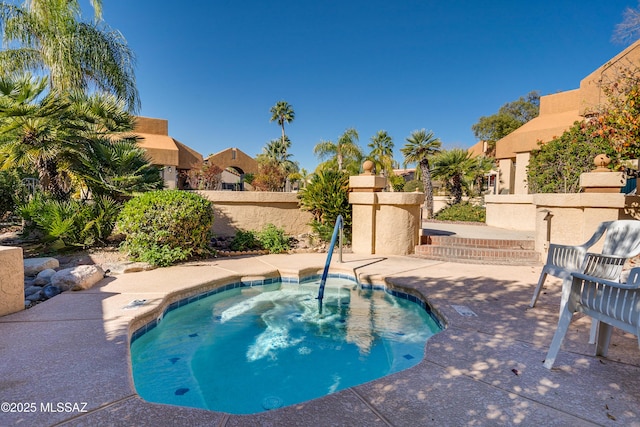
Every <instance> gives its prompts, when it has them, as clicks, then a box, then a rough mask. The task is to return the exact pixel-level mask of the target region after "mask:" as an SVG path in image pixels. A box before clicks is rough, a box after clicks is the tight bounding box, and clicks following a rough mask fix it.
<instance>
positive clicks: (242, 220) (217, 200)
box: [198, 191, 313, 236]
mask: <svg viewBox="0 0 640 427" xmlns="http://www.w3.org/2000/svg"><path fill="white" fill-rule="evenodd" d="M198 193H199V194H201V195H202V196H204V197H206V198H207V199H209V200H211V202H213V212H214V216H215V218H214V221H213V233H214V234H215V235H217V236H233V235H235V234H236V232H237V231H238V230H239V229H242V230H253V231H259V230H262V229H263V228H264V226H265V225H267V224H274V225H275V226H277V227H279V228H282V229H284V231H285V233H286V234H287V235H290V236H297V235H300V234H304V233H310V232H311V227H310V226H309V223H310V222H311V220H312V219H313V218H312V216H311V214H310V213H309V212H307V211H302V210H300V209H299V207H298V197H297V194H296V193H275V192H274V193H272V192H267V191H198Z"/></svg>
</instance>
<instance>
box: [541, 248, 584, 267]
mask: <svg viewBox="0 0 640 427" xmlns="http://www.w3.org/2000/svg"><path fill="white" fill-rule="evenodd" d="M586 255H587V248H586V247H584V246H570V245H558V244H555V243H551V244H550V245H549V254H548V255H547V264H548V265H554V266H557V267H560V268H564V269H566V270H570V271H582V270H581V267H582V266H583V263H584V259H585V257H586Z"/></svg>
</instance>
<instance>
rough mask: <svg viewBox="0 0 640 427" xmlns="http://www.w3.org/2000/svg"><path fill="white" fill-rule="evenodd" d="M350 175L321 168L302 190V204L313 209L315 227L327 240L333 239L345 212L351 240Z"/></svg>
mask: <svg viewBox="0 0 640 427" xmlns="http://www.w3.org/2000/svg"><path fill="white" fill-rule="evenodd" d="M348 187H349V176H348V174H347V173H345V172H337V171H335V170H322V171H318V173H316V174H315V175H314V176H313V178H312V179H311V182H310V183H309V184H307V186H306V187H305V188H303V189H302V190H300V194H299V198H300V207H301V209H303V210H306V211H309V212H311V214H312V215H313V220H312V221H311V224H310V225H311V228H312V229H313V231H315V232H316V233H318V234H319V235H320V238H321V239H322V240H324V241H330V240H331V234H332V233H333V228H334V225H335V222H336V219H337V218H338V215H342V219H343V221H344V235H345V239H346V240H347V241H350V240H351V205H350V204H349V195H348Z"/></svg>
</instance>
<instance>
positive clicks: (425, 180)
mask: <svg viewBox="0 0 640 427" xmlns="http://www.w3.org/2000/svg"><path fill="white" fill-rule="evenodd" d="M420 171H421V172H422V185H423V186H424V208H425V210H426V211H427V218H426V219H433V183H432V182H431V171H430V170H429V161H428V160H426V159H424V160H421V161H420Z"/></svg>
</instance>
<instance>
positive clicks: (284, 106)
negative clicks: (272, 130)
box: [269, 101, 295, 145]
mask: <svg viewBox="0 0 640 427" xmlns="http://www.w3.org/2000/svg"><path fill="white" fill-rule="evenodd" d="M269 112H270V113H271V120H269V121H271V122H273V121H276V122H278V124H279V125H280V127H281V128H282V145H285V139H286V136H285V133H284V124H285V123H287V124H289V123H291V122H292V121H293V119H294V118H295V112H294V111H293V107H292V106H291V105H290V104H289V103H288V102H287V101H278V102H276V105H274V106H273V107H271V109H270V110H269Z"/></svg>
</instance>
